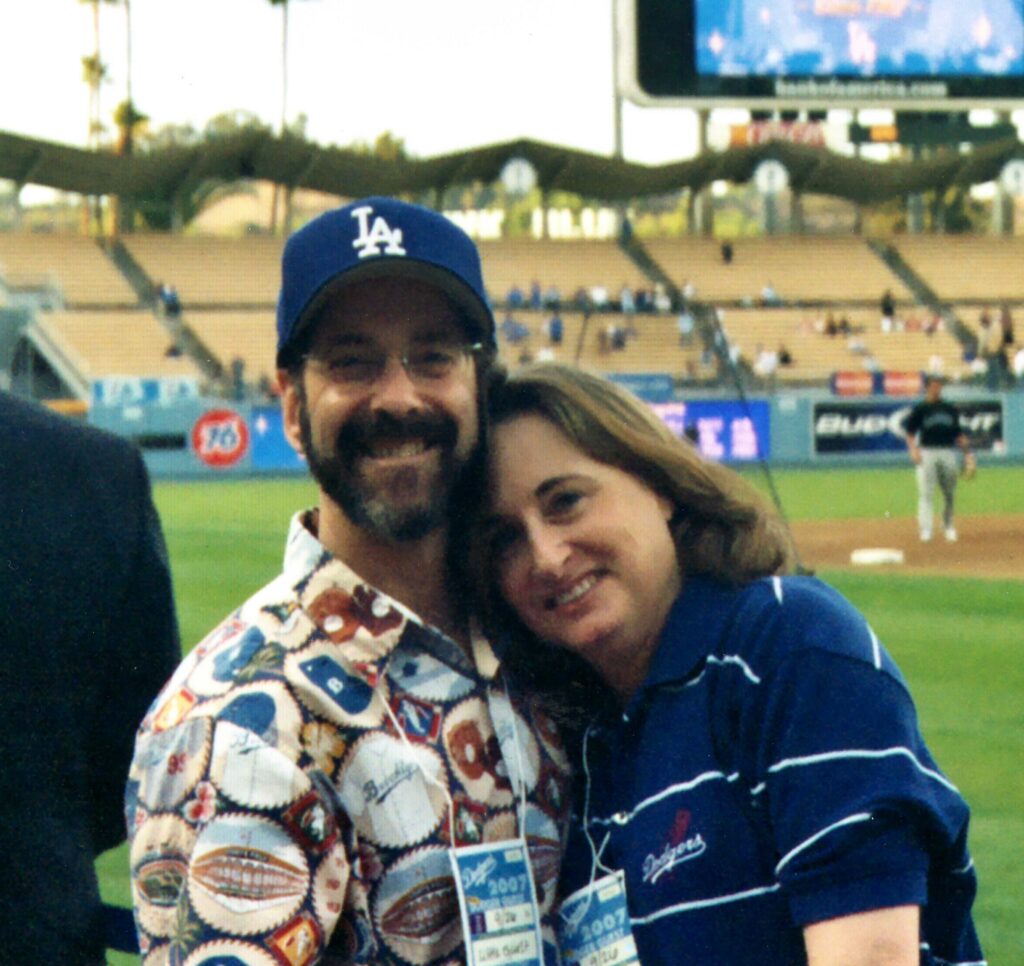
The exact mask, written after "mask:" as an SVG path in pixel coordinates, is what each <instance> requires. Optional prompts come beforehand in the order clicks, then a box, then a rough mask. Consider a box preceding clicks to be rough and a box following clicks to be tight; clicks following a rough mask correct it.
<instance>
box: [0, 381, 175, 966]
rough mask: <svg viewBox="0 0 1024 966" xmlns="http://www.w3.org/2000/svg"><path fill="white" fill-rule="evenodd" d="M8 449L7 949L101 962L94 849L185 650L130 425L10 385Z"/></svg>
mask: <svg viewBox="0 0 1024 966" xmlns="http://www.w3.org/2000/svg"><path fill="white" fill-rule="evenodd" d="M0 453H2V454H3V456H2V458H0V506H2V507H3V508H4V512H3V513H2V514H0V601H2V604H0V651H2V659H0V705H2V707H3V711H4V714H3V727H0V854H2V855H3V865H4V868H5V869H6V872H5V873H4V875H3V877H2V879H0V931H2V934H3V940H2V942H3V946H2V951H0V962H3V963H8V964H11V966H15V964H17V966H22V964H24V966H29V964H39V966H42V964H51V963H52V964H55V966H56V964H61V966H64V964H73V966H101V964H104V963H106V962H107V959H106V956H105V955H104V950H105V948H106V946H107V944H108V943H107V938H106V937H105V935H104V933H105V927H106V928H107V929H109V923H107V922H106V921H105V917H104V910H103V906H102V904H101V901H100V895H99V890H98V888H97V882H96V873H95V871H94V867H93V863H94V860H95V859H96V856H97V855H99V854H100V853H101V852H104V851H106V850H107V849H110V848H113V847H114V846H116V845H117V844H119V843H120V842H122V841H123V840H124V837H125V826H124V809H123V792H124V783H125V779H126V777H127V774H128V765H129V763H130V761H131V754H132V741H133V739H134V737H135V731H136V728H137V727H138V724H139V722H140V721H141V720H142V716H143V715H144V714H145V712H146V708H147V707H148V706H149V704H150V702H151V701H152V700H153V698H154V697H155V696H156V693H157V691H158V690H159V689H160V686H161V685H162V684H163V682H164V681H165V680H166V679H167V677H168V676H169V675H170V674H171V673H172V671H173V670H174V668H175V666H176V665H177V663H178V661H179V660H180V658H181V649H180V645H179V641H178V628H177V619H176V617H175V612H174V602H173V599H172V595H171V574H170V570H169V568H168V563H167V549H166V547H165V545H164V538H163V534H162V533H161V529H160V523H159V521H158V519H157V513H156V509H155V508H154V506H153V501H152V497H151V494H150V484H149V478H148V476H147V473H146V467H145V465H144V463H143V462H142V458H141V456H140V455H139V453H138V451H137V450H136V449H135V448H134V447H133V446H131V445H129V444H128V443H127V442H126V441H124V440H122V439H119V438H118V437H116V436H112V435H110V434H108V433H105V432H101V431H100V430H97V429H94V428H92V427H86V426H82V425H77V424H75V423H72V422H71V421H70V420H69V419H67V418H65V417H63V416H57V415H55V414H54V413H51V412H49V411H48V410H45V409H42V408H41V407H39V406H36V405H35V404H32V403H29V402H26V401H24V400H21V399H18V398H16V397H14V396H11V395H8V394H6V393H0ZM124 918H125V920H126V921H125V928H124V932H125V936H124V939H125V943H124V945H123V946H121V948H129V945H128V944H129V943H133V942H134V935H133V929H132V924H131V917H130V916H129V915H128V914H127V912H125V915H124Z"/></svg>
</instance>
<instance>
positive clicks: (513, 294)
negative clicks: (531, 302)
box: [505, 282, 524, 309]
mask: <svg viewBox="0 0 1024 966" xmlns="http://www.w3.org/2000/svg"><path fill="white" fill-rule="evenodd" d="M523 302H524V299H523V290H522V289H521V288H520V287H519V285H518V283H516V282H513V283H512V288H510V289H509V290H508V295H506V296H505V303H506V305H508V307H509V308H510V309H521V308H522V307H523Z"/></svg>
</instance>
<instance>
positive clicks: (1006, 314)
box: [999, 303, 1016, 347]
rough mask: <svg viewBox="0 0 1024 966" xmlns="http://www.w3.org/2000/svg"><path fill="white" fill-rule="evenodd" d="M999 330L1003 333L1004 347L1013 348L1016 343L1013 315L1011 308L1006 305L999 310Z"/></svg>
mask: <svg viewBox="0 0 1024 966" xmlns="http://www.w3.org/2000/svg"><path fill="white" fill-rule="evenodd" d="M999 328H1000V329H1001V330H1002V333H1003V345H1004V346H1006V347H1009V346H1012V345H1013V344H1014V342H1015V341H1016V338H1015V337H1014V334H1013V313H1012V312H1011V311H1010V306H1009V305H1006V304H1005V303H1004V304H1003V307H1002V308H1001V309H1000V310H999Z"/></svg>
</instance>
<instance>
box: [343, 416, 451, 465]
mask: <svg viewBox="0 0 1024 966" xmlns="http://www.w3.org/2000/svg"><path fill="white" fill-rule="evenodd" d="M457 438H458V427H457V426H456V425H455V420H454V419H452V418H451V417H450V416H447V415H444V414H443V413H436V414H435V413H422V414H416V415H414V416H407V417H404V418H401V417H398V416H394V415H392V414H391V413H377V414H375V415H357V416H353V417H352V418H351V419H350V420H349V421H348V422H347V423H345V425H344V426H342V427H341V429H340V431H339V432H338V452H340V453H344V454H346V455H355V454H356V453H357V452H358V451H359V450H361V449H365V448H366V447H367V446H368V445H369V444H371V443H379V442H390V441H393V440H394V441H399V440H407V439H422V440H423V441H424V442H425V443H426V444H427V445H428V446H440V447H441V448H442V449H445V448H448V449H450V448H452V447H454V445H455V441H456V439H457Z"/></svg>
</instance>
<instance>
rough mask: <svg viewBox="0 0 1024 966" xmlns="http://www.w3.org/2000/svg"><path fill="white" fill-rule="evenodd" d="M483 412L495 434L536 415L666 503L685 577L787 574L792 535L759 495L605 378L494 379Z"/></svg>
mask: <svg viewBox="0 0 1024 966" xmlns="http://www.w3.org/2000/svg"><path fill="white" fill-rule="evenodd" d="M487 412H488V422H489V425H490V427H491V428H492V429H493V428H494V427H496V426H499V425H500V424H501V423H503V422H505V421H507V420H509V419H512V418H513V417H515V416H518V415H526V414H535V415H539V416H542V417H544V418H546V419H548V420H550V421H551V423H552V424H553V425H554V426H555V427H556V428H557V429H558V430H560V431H561V432H562V433H563V434H564V435H565V436H566V437H567V439H569V441H570V442H571V443H572V444H573V445H575V446H577V447H579V449H580V450H581V451H582V452H584V453H585V454H586V455H587V456H589V457H590V458H591V459H594V460H596V461H597V462H599V463H605V464H607V465H610V466H614V467H617V468H618V469H620V470H623V471H624V472H627V473H630V474H631V475H632V476H634V477H636V478H637V479H638V480H640V481H641V482H642V483H643V484H645V485H646V486H648V487H649V488H650V489H651V490H653V491H654V492H655V493H657V494H659V495H660V496H663V497H666V498H667V499H668V500H669V501H670V503H671V504H672V506H673V507H674V508H675V511H674V513H673V516H672V519H671V521H670V528H671V531H672V535H673V539H674V541H675V545H676V553H677V556H678V559H679V564H680V568H681V570H682V572H683V573H684V574H704V575H707V576H709V577H712V578H714V579H717V580H720V581H722V582H725V583H730V584H735V585H739V584H744V583H748V582H749V581H751V580H755V579H757V578H759V577H765V576H769V575H772V574H780V573H786V572H789V571H790V570H792V568H793V565H794V560H795V554H794V551H793V545H792V541H791V538H790V536H789V531H788V528H787V526H786V524H785V522H784V521H783V520H782V518H781V516H780V515H779V514H778V513H776V512H775V511H774V509H772V507H771V506H770V505H769V504H768V502H767V501H766V500H765V499H764V498H763V497H762V496H761V494H760V493H759V492H758V491H757V490H756V489H755V488H754V487H753V486H752V485H751V484H749V483H748V482H747V481H746V480H744V479H743V478H742V477H741V476H740V475H739V474H737V473H735V472H734V471H733V470H730V469H728V468H727V467H725V466H722V465H720V464H718V463H715V462H712V461H710V460H707V459H705V458H704V457H703V456H702V455H701V454H700V452H699V451H698V449H697V448H696V446H694V445H693V444H692V443H691V442H690V441H689V440H687V439H681V438H679V437H678V436H676V435H675V434H674V433H673V432H672V431H671V429H669V427H668V426H667V425H666V424H665V423H664V422H663V421H662V420H661V419H660V418H659V417H658V416H657V414H656V413H655V412H654V411H653V410H652V409H651V407H650V406H648V405H647V404H646V403H644V402H642V401H641V400H639V399H638V398H637V397H636V396H634V395H633V394H632V393H630V392H628V391H627V390H626V389H623V388H622V387H621V386H618V385H616V384H615V383H613V382H611V381H610V380H608V379H605V378H603V377H601V376H598V375H594V374H593V373H589V372H586V371H584V370H581V369H575V368H571V367H569V366H565V365H559V364H554V363H543V364H536V365H532V366H525V367H523V368H521V369H519V370H517V371H516V372H514V373H512V374H508V373H504V372H498V373H496V374H495V377H494V378H493V379H492V380H491V382H490V385H489V387H488V393H487ZM481 549H484V551H485V552H486V548H481Z"/></svg>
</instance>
